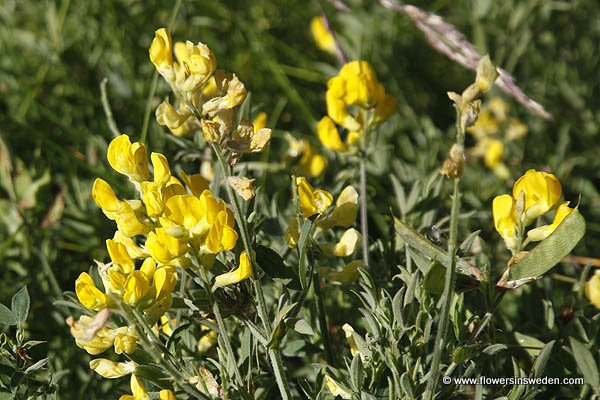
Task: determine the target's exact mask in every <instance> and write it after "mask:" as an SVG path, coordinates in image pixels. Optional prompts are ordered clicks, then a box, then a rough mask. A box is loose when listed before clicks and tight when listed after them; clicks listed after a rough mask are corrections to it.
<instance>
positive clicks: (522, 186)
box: [513, 169, 562, 225]
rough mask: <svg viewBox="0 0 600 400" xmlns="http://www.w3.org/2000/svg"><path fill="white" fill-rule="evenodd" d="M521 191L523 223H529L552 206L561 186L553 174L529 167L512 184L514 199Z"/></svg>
mask: <svg viewBox="0 0 600 400" xmlns="http://www.w3.org/2000/svg"><path fill="white" fill-rule="evenodd" d="M521 193H524V196H525V209H524V216H523V217H524V223H525V225H529V224H530V223H532V222H533V220H534V219H536V218H537V217H539V216H540V215H542V214H545V213H546V212H548V211H550V209H551V208H552V207H554V205H555V204H556V203H557V202H558V200H559V199H560V196H561V195H562V186H561V185H560V182H559V180H558V178H557V177H556V176H554V175H553V174H549V173H547V172H541V171H536V170H534V169H530V170H528V171H527V172H525V175H523V176H522V177H520V178H519V179H518V180H517V181H516V182H515V185H514V186H513V197H514V198H515V199H518V198H519V196H520V194H521Z"/></svg>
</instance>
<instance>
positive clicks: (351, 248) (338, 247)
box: [321, 228, 361, 257]
mask: <svg viewBox="0 0 600 400" xmlns="http://www.w3.org/2000/svg"><path fill="white" fill-rule="evenodd" d="M360 239H361V234H360V232H359V231H357V230H356V229H354V228H350V229H348V230H347V231H346V232H344V233H343V234H342V237H341V238H340V240H339V242H337V243H336V244H323V245H321V249H322V250H323V252H324V253H325V254H332V255H334V256H336V257H348V256H350V255H352V253H354V252H355V251H356V249H357V248H358V245H359V244H360Z"/></svg>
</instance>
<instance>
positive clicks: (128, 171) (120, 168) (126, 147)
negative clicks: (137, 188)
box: [107, 135, 149, 182]
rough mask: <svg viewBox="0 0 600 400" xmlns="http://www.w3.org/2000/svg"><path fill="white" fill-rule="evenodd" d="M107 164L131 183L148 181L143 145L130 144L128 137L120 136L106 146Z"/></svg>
mask: <svg viewBox="0 0 600 400" xmlns="http://www.w3.org/2000/svg"><path fill="white" fill-rule="evenodd" d="M107 158H108V163H109V164H110V166H111V167H112V168H113V169H114V170H115V171H117V172H119V173H121V174H123V175H127V177H128V178H129V179H130V180H131V181H133V182H141V181H145V180H147V179H148V176H149V172H148V156H147V154H146V146H145V145H144V144H143V143H140V142H136V143H133V144H132V143H131V141H130V140H129V136H127V135H121V136H119V137H117V138H115V139H113V140H112V141H111V142H110V144H109V145H108V152H107Z"/></svg>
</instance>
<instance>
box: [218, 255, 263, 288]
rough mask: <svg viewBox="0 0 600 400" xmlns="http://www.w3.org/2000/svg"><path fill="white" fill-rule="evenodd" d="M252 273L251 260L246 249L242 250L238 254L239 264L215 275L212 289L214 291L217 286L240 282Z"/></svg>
mask: <svg viewBox="0 0 600 400" xmlns="http://www.w3.org/2000/svg"><path fill="white" fill-rule="evenodd" d="M253 256H254V255H253ZM252 275H253V272H252V262H251V260H250V257H249V256H248V253H246V251H242V253H241V254H240V265H239V266H238V267H237V268H236V269H235V270H233V271H231V272H227V273H225V274H221V275H219V276H217V277H216V278H215V283H214V285H213V287H212V290H213V291H214V290H215V289H217V288H220V287H223V286H226V285H232V284H234V283H238V282H241V281H243V280H244V279H248V278H250V277H251V276H252Z"/></svg>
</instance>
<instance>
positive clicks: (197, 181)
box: [181, 171, 208, 197]
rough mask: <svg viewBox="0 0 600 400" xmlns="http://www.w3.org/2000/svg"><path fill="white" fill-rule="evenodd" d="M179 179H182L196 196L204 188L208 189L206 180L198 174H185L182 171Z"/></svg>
mask: <svg viewBox="0 0 600 400" xmlns="http://www.w3.org/2000/svg"><path fill="white" fill-rule="evenodd" d="M181 179H183V182H185V185H186V186H187V187H188V188H189V189H190V191H191V192H192V194H193V195H194V196H196V197H198V196H200V195H201V194H202V192H204V191H205V190H208V181H207V180H206V179H205V178H204V177H203V176H202V175H200V174H193V175H187V174H186V173H185V172H183V171H182V172H181Z"/></svg>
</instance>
